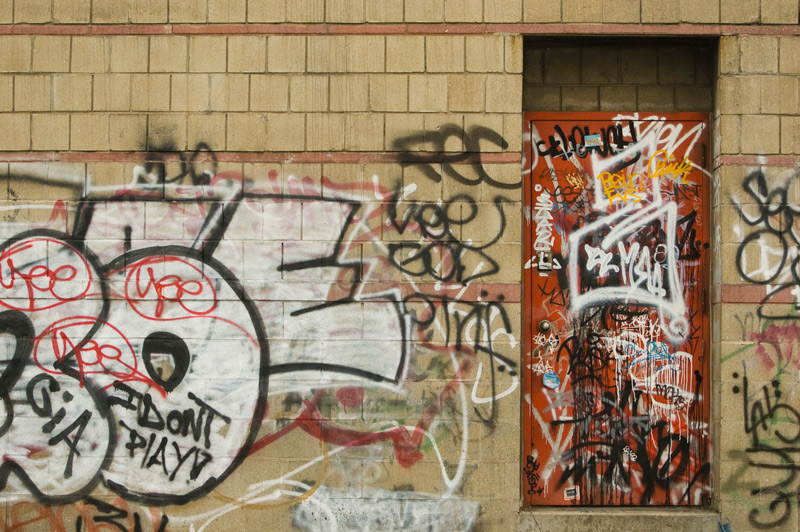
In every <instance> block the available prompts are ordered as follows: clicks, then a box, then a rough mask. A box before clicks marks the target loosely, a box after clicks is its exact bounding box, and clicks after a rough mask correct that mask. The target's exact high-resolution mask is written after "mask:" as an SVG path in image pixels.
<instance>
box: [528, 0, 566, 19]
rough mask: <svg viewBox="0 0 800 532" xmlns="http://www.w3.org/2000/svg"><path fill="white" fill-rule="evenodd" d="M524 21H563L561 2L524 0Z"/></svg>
mask: <svg viewBox="0 0 800 532" xmlns="http://www.w3.org/2000/svg"><path fill="white" fill-rule="evenodd" d="M522 18H523V21H524V22H561V2H553V1H552V0H523V3H522Z"/></svg>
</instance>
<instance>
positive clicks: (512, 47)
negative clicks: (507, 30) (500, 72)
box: [505, 35, 523, 74]
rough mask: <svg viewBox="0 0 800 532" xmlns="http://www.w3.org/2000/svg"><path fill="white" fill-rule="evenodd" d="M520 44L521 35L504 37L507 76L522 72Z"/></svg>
mask: <svg viewBox="0 0 800 532" xmlns="http://www.w3.org/2000/svg"><path fill="white" fill-rule="evenodd" d="M522 44H523V42H522V36H521V35H506V37H505V45H506V46H505V47H506V51H505V56H506V57H505V60H506V72H508V73H509V74H519V73H521V72H522V53H523V49H522Z"/></svg>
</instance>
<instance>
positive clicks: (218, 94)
mask: <svg viewBox="0 0 800 532" xmlns="http://www.w3.org/2000/svg"><path fill="white" fill-rule="evenodd" d="M209 80H210V82H211V107H210V110H211V111H247V108H248V106H249V95H250V76H248V75H247V74H210V75H209Z"/></svg>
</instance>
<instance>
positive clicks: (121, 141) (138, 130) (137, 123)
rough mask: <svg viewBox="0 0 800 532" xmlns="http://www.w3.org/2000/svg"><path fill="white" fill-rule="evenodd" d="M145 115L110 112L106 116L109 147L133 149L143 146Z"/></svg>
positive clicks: (145, 135) (119, 149)
mask: <svg viewBox="0 0 800 532" xmlns="http://www.w3.org/2000/svg"><path fill="white" fill-rule="evenodd" d="M146 138H147V115H143V114H123V115H120V114H112V115H110V116H109V117H108V145H109V149H111V150H117V151H135V150H140V149H142V147H143V146H145V139H146Z"/></svg>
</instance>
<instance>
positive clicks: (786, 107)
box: [761, 76, 798, 115]
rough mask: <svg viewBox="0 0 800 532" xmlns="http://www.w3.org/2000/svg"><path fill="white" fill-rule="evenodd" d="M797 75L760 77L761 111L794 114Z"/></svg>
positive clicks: (796, 101)
mask: <svg viewBox="0 0 800 532" xmlns="http://www.w3.org/2000/svg"><path fill="white" fill-rule="evenodd" d="M797 92H798V78H797V76H764V77H762V78H761V112H762V113H769V114H787V115H794V114H797V113H798V94H797Z"/></svg>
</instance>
